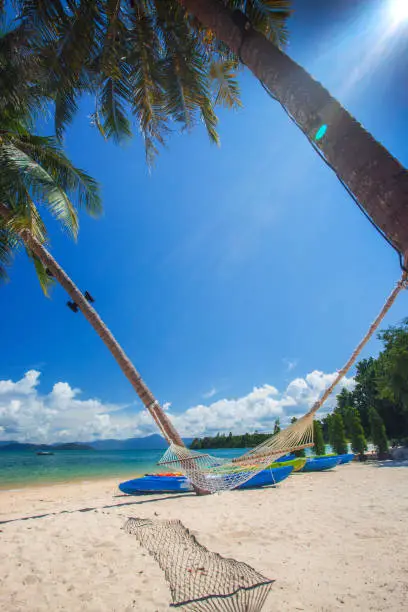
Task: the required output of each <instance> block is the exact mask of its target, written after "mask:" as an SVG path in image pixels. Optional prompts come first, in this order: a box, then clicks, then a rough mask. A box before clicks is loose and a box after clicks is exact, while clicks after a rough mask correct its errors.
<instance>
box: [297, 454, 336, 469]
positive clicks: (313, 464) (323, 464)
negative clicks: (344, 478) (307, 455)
mask: <svg viewBox="0 0 408 612" xmlns="http://www.w3.org/2000/svg"><path fill="white" fill-rule="evenodd" d="M339 461H340V460H339V457H338V456H335V457H316V458H315V459H306V463H305V465H304V466H303V468H302V469H301V470H300V472H323V470H331V469H332V468H334V467H336V465H338V464H339Z"/></svg>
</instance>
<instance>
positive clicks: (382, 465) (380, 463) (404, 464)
mask: <svg viewBox="0 0 408 612" xmlns="http://www.w3.org/2000/svg"><path fill="white" fill-rule="evenodd" d="M377 467H378V468H396V467H406V468H408V460H405V461H390V460H388V461H387V460H386V461H378V462H377Z"/></svg>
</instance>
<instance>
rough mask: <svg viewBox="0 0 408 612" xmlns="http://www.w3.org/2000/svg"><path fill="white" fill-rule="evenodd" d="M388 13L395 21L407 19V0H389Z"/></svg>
mask: <svg viewBox="0 0 408 612" xmlns="http://www.w3.org/2000/svg"><path fill="white" fill-rule="evenodd" d="M390 13H391V17H392V19H393V20H394V21H395V22H397V23H400V22H401V21H404V20H405V19H408V0H390Z"/></svg>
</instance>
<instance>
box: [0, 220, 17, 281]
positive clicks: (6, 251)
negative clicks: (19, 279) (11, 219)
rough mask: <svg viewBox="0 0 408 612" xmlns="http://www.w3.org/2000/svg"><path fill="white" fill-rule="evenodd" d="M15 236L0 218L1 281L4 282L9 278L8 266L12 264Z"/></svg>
mask: <svg viewBox="0 0 408 612" xmlns="http://www.w3.org/2000/svg"><path fill="white" fill-rule="evenodd" d="M13 247H14V242H13V237H12V234H11V232H10V230H8V229H7V228H6V227H5V226H4V223H3V222H2V221H1V220H0V281H1V282H4V281H6V280H8V274H7V268H8V267H9V266H10V264H11V260H12V253H13Z"/></svg>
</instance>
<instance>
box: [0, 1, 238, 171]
mask: <svg viewBox="0 0 408 612" xmlns="http://www.w3.org/2000/svg"><path fill="white" fill-rule="evenodd" d="M5 4H7V2H6V3H5ZM14 5H17V6H18V7H19V19H18V21H17V25H16V29H17V30H20V31H22V32H23V34H22V38H25V39H26V40H28V41H29V44H30V46H31V48H32V49H33V50H34V51H35V52H36V56H37V58H38V59H39V61H40V65H41V66H42V68H44V69H45V71H46V72H47V78H46V91H47V95H48V96H49V97H51V98H52V99H53V101H54V104H55V129H56V133H57V135H58V137H59V138H61V136H62V134H63V132H64V129H65V128H66V126H67V125H68V124H69V123H70V121H71V120H72V118H73V116H74V115H75V113H76V111H77V109H78V100H79V99H80V97H81V95H82V94H84V93H85V92H87V93H90V94H92V96H93V97H94V101H95V107H94V112H93V114H92V121H93V123H94V125H95V126H96V127H97V128H98V129H99V131H100V132H101V133H102V135H103V136H104V137H106V138H114V139H115V140H119V141H120V140H122V139H124V138H126V137H129V136H131V134H132V120H131V119H132V118H133V119H134V120H135V123H136V125H137V127H138V129H139V130H140V132H141V134H142V136H143V138H144V141H145V147H146V155H147V159H148V161H149V163H151V162H152V160H153V158H154V156H155V154H156V153H157V147H158V146H159V145H160V144H163V143H164V142H165V139H166V136H167V135H168V134H169V132H171V131H172V130H173V129H174V127H176V126H179V127H180V128H181V129H183V130H184V129H190V128H192V126H193V125H194V124H195V123H197V121H203V122H204V124H205V126H206V129H207V132H208V134H209V137H210V139H211V140H212V141H213V142H215V143H218V134H217V131H216V126H217V117H216V114H215V111H214V108H215V106H216V105H220V104H222V105H226V106H228V107H236V106H239V105H240V101H239V89H238V84H237V81H236V78H235V70H236V67H237V64H238V62H237V61H236V58H234V57H233V54H231V53H230V52H229V51H228V50H227V49H226V47H225V45H219V44H218V43H217V41H215V40H210V37H209V36H208V34H207V33H204V32H202V31H201V30H200V28H197V27H193V25H192V23H191V20H190V19H188V18H186V13H185V11H184V9H183V8H182V7H181V6H180V5H179V4H178V3H177V2H172V1H170V2H164V1H159V2H152V1H150V0H141V1H139V0H118V1H115V2H111V1H110V0H82V1H81V0H80V1H78V2H75V3H73V2H66V3H63V2H61V1H60V0H53V1H52V2H51V1H49V2H39V1H36V0H20V1H17V2H15V3H14ZM0 13H1V8H0ZM210 50H211V52H210Z"/></svg>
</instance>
